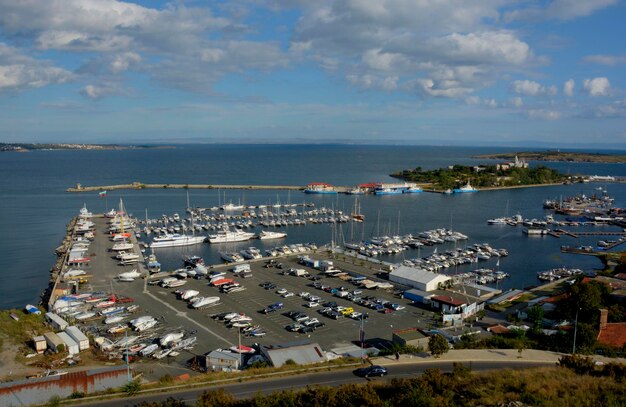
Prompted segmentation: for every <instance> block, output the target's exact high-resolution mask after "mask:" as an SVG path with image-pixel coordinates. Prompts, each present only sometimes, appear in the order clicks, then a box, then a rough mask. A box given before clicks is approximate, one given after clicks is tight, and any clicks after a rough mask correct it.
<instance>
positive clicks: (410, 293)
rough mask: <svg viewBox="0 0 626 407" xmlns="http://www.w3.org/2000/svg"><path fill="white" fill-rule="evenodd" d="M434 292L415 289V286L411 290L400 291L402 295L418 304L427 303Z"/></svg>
mask: <svg viewBox="0 0 626 407" xmlns="http://www.w3.org/2000/svg"><path fill="white" fill-rule="evenodd" d="M433 295H434V294H430V293H427V292H426V291H422V290H417V289H415V288H413V289H411V290H407V291H405V292H403V293H402V297H403V298H405V299H407V300H410V301H413V302H415V303H418V304H426V303H428V299H429V298H430V297H432V296H433Z"/></svg>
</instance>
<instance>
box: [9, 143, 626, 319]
mask: <svg viewBox="0 0 626 407" xmlns="http://www.w3.org/2000/svg"><path fill="white" fill-rule="evenodd" d="M503 150H505V151H506V149H502V148H498V149H489V148H459V147H425V146H346V145H322V146H320V145H297V146H294V145H289V146H285V145H271V146H261V145H194V146H189V145H186V146H179V147H177V148H175V149H150V150H122V151H37V152H32V153H24V154H19V153H2V154H0V225H2V229H1V230H2V233H0V254H1V256H0V278H1V279H2V284H0V308H8V307H21V306H23V305H24V304H26V303H35V302H37V300H38V297H39V294H40V293H41V291H42V290H43V289H44V288H45V287H46V286H47V283H48V278H49V269H50V267H51V266H52V265H53V264H54V261H55V255H54V248H55V247H57V246H58V245H59V244H60V243H61V241H62V239H63V236H64V231H65V225H66V224H67V222H68V221H69V220H70V219H71V217H72V216H75V215H76V214H77V213H78V210H79V209H80V207H81V206H82V205H83V203H85V204H86V205H87V207H88V209H90V210H91V211H93V212H102V211H104V210H105V209H106V208H111V207H113V206H115V205H117V203H118V201H119V198H123V199H124V203H125V206H126V208H127V210H128V211H129V212H130V213H133V214H135V215H136V216H138V217H141V218H143V217H144V213H145V210H146V209H147V210H148V214H149V216H150V217H153V218H156V217H159V216H161V215H162V214H169V215H171V214H173V213H175V212H178V213H180V214H181V215H182V214H183V213H184V209H185V207H186V196H185V191H184V190H142V191H125V190H121V191H109V193H108V197H107V198H106V199H103V198H99V197H98V194H97V193H86V194H69V193H66V192H65V189H66V188H68V187H70V186H74V185H75V184H76V183H77V182H80V183H82V184H83V185H107V184H123V183H129V182H133V181H140V182H144V183H190V184H211V183H212V184H270V185H272V184H274V185H304V184H306V183H308V182H312V181H323V182H329V183H332V184H335V185H354V184H358V183H364V182H381V181H382V182H384V181H391V180H392V179H391V178H390V177H389V176H388V174H390V173H392V172H394V171H397V170H400V169H406V168H414V167H416V166H421V167H422V168H437V167H441V166H447V165H451V164H478V163H481V162H484V160H483V161H480V160H475V159H472V158H471V157H472V156H473V155H476V154H487V153H494V152H500V151H503ZM534 164H535V163H532V165H534ZM547 165H549V166H550V167H553V168H557V169H559V170H561V171H563V172H566V173H571V174H578V173H579V174H591V175H592V174H598V175H607V174H609V175H617V176H626V166H624V165H607V164H571V163H549V164H547ZM598 186H599V185H598V184H595V185H582V184H579V185H572V186H556V187H542V188H529V189H519V190H504V191H492V192H481V193H477V194H465V195H463V194H462V195H454V196H445V195H440V194H431V193H421V194H408V195H401V196H383V197H376V196H365V197H362V198H359V200H360V204H361V210H362V212H363V213H364V214H365V216H366V222H365V223H364V224H362V225H358V226H354V227H352V226H350V225H344V226H342V228H341V232H342V234H343V236H344V237H345V239H346V240H350V238H351V237H353V238H355V239H359V238H361V237H365V238H368V237H370V236H372V235H376V234H378V233H380V234H383V233H384V234H388V233H394V234H395V233H398V231H399V232H400V233H401V234H406V233H413V234H416V233H417V232H420V231H423V230H427V229H431V228H438V227H446V228H452V229H455V230H459V231H461V232H463V233H465V234H467V235H469V236H470V240H469V243H482V242H488V243H490V244H491V245H492V246H493V247H498V248H501V247H502V248H506V249H508V250H509V252H510V256H509V257H507V258H503V259H501V261H500V268H501V269H502V270H503V271H507V272H509V273H510V274H511V278H510V279H508V280H506V281H505V283H504V287H523V286H527V285H531V284H536V283H538V281H537V280H536V277H535V276H536V272H537V271H541V270H546V269H549V268H553V267H559V266H571V267H574V266H576V267H580V268H584V269H593V268H595V267H599V262H598V261H597V260H595V259H590V258H585V257H576V256H572V255H563V254H561V253H560V252H559V247H560V245H562V244H570V245H582V244H591V245H595V244H596V242H597V240H598V238H581V239H576V240H573V239H572V238H561V239H555V238H552V237H539V238H528V237H526V236H523V235H522V232H521V228H512V227H508V226H504V227H496V226H488V225H487V224H486V220H487V219H488V218H491V217H497V216H504V215H509V216H510V215H514V214H516V213H518V212H519V213H521V214H522V215H523V216H524V217H525V218H541V217H543V216H545V214H546V213H545V212H544V211H543V209H542V206H541V205H542V201H543V200H544V199H546V198H559V197H560V196H563V197H565V196H570V195H575V194H579V193H586V194H592V193H594V192H596V191H595V187H598ZM602 186H606V187H607V189H608V191H609V194H610V195H612V196H614V197H615V200H616V205H617V206H623V205H624V203H625V202H626V184H608V185H602ZM190 199H191V204H192V206H200V207H210V206H215V205H217V204H218V202H220V201H221V202H223V201H224V191H222V193H221V196H220V195H219V194H218V191H215V190H206V191H205V190H202V191H194V190H192V191H191V192H190ZM305 199H306V201H308V202H314V203H315V204H316V206H318V207H319V206H326V207H334V208H339V209H342V210H344V211H350V210H351V208H352V206H353V204H354V197H350V196H344V195H338V196H311V195H307V196H306V197H305V196H304V194H302V193H300V192H293V191H292V192H287V191H279V192H276V191H245V193H244V192H243V191H232V190H231V191H226V201H232V202H234V203H236V202H238V201H243V202H245V203H246V204H251V205H252V204H268V203H275V202H277V201H280V202H282V203H286V202H290V203H300V202H303V201H304V200H305ZM285 231H286V232H287V233H288V234H289V236H288V238H287V239H286V243H297V242H316V243H318V244H323V243H328V242H329V241H330V239H331V236H332V230H331V228H330V226H329V225H325V224H320V225H307V226H304V227H302V226H300V227H298V226H294V227H290V228H287V229H285ZM252 244H256V245H257V246H259V247H265V246H263V245H261V244H260V242H255V241H250V242H244V243H241V244H237V245H233V246H231V247H228V248H229V249H235V248H236V249H238V250H240V249H241V248H243V247H247V246H249V245H252ZM449 247H452V246H449ZM220 249H224V248H223V247H221V248H220ZM441 249H442V248H440V249H439V250H441ZM184 250H185V249H166V250H165V251H161V252H157V255H158V256H159V259H160V260H161V262H162V263H163V264H164V266H166V267H167V268H177V267H179V266H180V265H181V262H180V256H181V254H183V252H184ZM187 250H188V249H187ZM195 250H196V251H197V253H198V254H201V255H203V256H204V257H205V260H206V261H208V262H217V261H219V256H218V253H217V252H218V249H216V248H215V247H211V246H209V245H208V244H205V245H203V246H200V247H198V248H196V249H195ZM432 250H433V248H425V249H422V250H421V251H420V253H419V255H420V256H424V255H427V254H429V253H430V252H432ZM417 255H418V253H417V251H416V250H413V251H407V252H405V253H403V254H400V255H396V256H394V257H387V258H385V260H391V261H401V260H403V259H405V258H406V259H410V258H413V257H416V256H417ZM483 264H484V263H483ZM485 266H491V267H493V266H495V260H492V261H490V262H489V263H486V264H485ZM466 270H469V268H459V270H458V271H459V272H461V271H466Z"/></svg>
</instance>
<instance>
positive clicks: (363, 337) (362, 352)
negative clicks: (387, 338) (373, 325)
mask: <svg viewBox="0 0 626 407" xmlns="http://www.w3.org/2000/svg"><path fill="white" fill-rule="evenodd" d="M359 339H360V340H361V362H363V360H364V359H365V353H364V350H363V342H365V331H364V330H363V314H361V331H360V332H359Z"/></svg>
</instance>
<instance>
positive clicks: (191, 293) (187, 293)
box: [180, 290, 200, 301]
mask: <svg viewBox="0 0 626 407" xmlns="http://www.w3.org/2000/svg"><path fill="white" fill-rule="evenodd" d="M198 294H200V292H199V291H196V290H184V291H183V292H182V293H181V294H180V299H181V300H185V301H187V300H190V299H192V298H193V297H195V296H197V295H198Z"/></svg>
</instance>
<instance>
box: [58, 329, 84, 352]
mask: <svg viewBox="0 0 626 407" xmlns="http://www.w3.org/2000/svg"><path fill="white" fill-rule="evenodd" d="M57 335H58V336H59V338H61V340H62V341H63V343H64V344H65V349H67V351H68V353H69V354H70V356H72V355H76V354H77V353H78V352H80V348H79V347H78V344H77V343H76V341H75V340H74V339H72V338H70V336H69V335H68V334H66V333H65V332H59V333H58V334H57Z"/></svg>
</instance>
